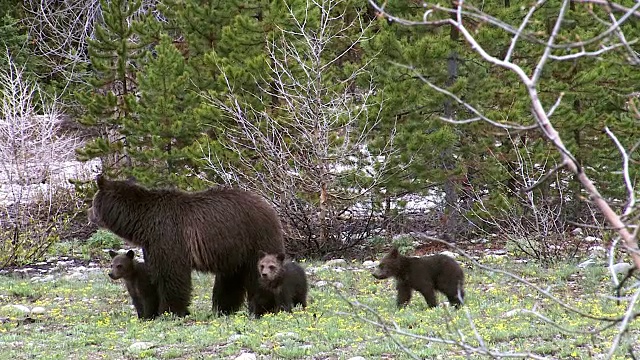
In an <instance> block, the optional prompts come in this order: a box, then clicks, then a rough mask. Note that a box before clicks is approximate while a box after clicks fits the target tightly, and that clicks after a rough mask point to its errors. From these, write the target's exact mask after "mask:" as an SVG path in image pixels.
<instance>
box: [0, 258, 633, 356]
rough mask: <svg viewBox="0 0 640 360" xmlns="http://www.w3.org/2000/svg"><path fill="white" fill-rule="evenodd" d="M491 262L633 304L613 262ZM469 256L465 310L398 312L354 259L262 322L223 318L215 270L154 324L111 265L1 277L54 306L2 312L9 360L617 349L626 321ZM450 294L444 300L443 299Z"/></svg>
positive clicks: (597, 301) (565, 291) (580, 295)
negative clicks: (182, 312) (617, 287)
mask: <svg viewBox="0 0 640 360" xmlns="http://www.w3.org/2000/svg"><path fill="white" fill-rule="evenodd" d="M105 260H106V259H105ZM487 261H489V260H487ZM490 261H491V263H490V264H489V265H491V266H493V267H496V268H499V269H503V270H509V271H511V272H513V273H515V274H517V275H519V276H521V277H523V278H525V279H526V280H528V281H530V282H532V283H534V284H536V285H538V286H540V287H541V288H543V289H548V291H549V292H551V293H552V294H553V295H554V296H556V297H557V298H558V299H559V300H560V301H561V302H562V303H566V304H570V305H572V306H574V307H576V308H577V309H579V310H581V311H583V312H585V313H589V314H592V315H595V316H610V317H618V316H621V315H622V314H624V311H625V307H624V305H616V303H615V301H613V300H611V299H608V298H606V297H605V296H603V294H613V290H612V289H611V285H610V280H609V279H608V278H607V272H606V271H605V269H604V268H602V267H593V268H589V269H586V270H577V269H576V268H575V266H574V265H562V266H556V267H554V268H550V269H545V268H543V267H540V266H538V265H535V264H514V263H511V262H509V261H506V260H490ZM461 262H462V263H464V267H465V270H466V275H467V277H466V293H467V297H466V303H465V305H464V307H463V308H462V310H460V311H455V310H453V309H452V308H450V307H448V306H445V305H441V306H439V307H438V308H435V309H429V308H427V306H426V303H425V301H424V299H423V298H422V297H421V296H420V295H419V294H417V293H415V294H414V298H413V300H412V302H411V304H410V306H409V307H407V308H406V309H403V310H396V309H395V302H394V299H393V298H394V296H395V291H394V284H393V281H391V280H388V281H377V280H375V279H373V277H372V276H371V275H370V274H369V272H368V271H367V270H363V269H361V267H360V266H359V265H358V264H357V263H353V264H352V265H350V267H352V269H347V270H345V271H342V272H336V271H333V270H319V271H317V272H316V273H314V274H313V275H310V277H309V280H310V283H311V284H312V286H311V288H310V294H309V295H310V302H309V306H308V308H307V310H306V311H302V310H301V309H296V310H295V311H294V313H293V314H288V313H279V314H277V315H267V316H265V317H264V318H262V319H259V320H255V319H251V318H249V317H248V316H247V313H246V312H244V311H242V312H240V313H237V314H235V315H232V316H228V317H215V316H212V315H211V310H210V306H211V294H210V292H211V285H212V276H210V275H207V274H198V273H194V288H195V291H194V297H193V302H192V305H191V308H190V309H191V313H192V315H190V316H188V317H186V318H184V319H177V318H172V317H170V316H164V317H162V318H160V319H157V320H155V321H138V320H137V318H136V317H135V315H134V314H135V311H134V310H133V309H132V307H131V306H130V300H129V297H128V295H127V293H126V290H125V289H124V286H123V285H122V284H121V283H119V282H113V281H111V280H109V279H108V277H107V276H106V270H105V273H104V274H93V275H91V276H90V277H89V280H84V281H82V280H73V281H72V280H65V279H63V278H60V279H57V280H55V281H52V282H48V283H32V282H30V281H29V280H28V279H16V278H13V277H6V276H5V277H0V308H1V307H2V306H3V305H5V304H22V305H26V306H28V307H30V308H32V307H34V306H42V307H44V308H45V309H46V312H45V313H44V314H40V315H32V316H31V317H29V318H25V316H24V315H20V314H16V313H15V312H12V311H5V312H2V311H0V349H2V350H1V351H0V359H11V360H17V359H220V358H231V359H233V358H235V357H236V356H238V355H239V354H240V353H242V352H254V353H256V354H257V355H258V356H259V358H260V355H264V356H267V358H272V359H328V358H329V359H347V358H349V357H351V356H357V355H359V356H364V357H365V358H367V359H379V358H387V359H389V358H392V359H405V358H409V357H408V356H407V355H406V354H404V353H403V352H402V350H401V348H400V346H399V345H398V344H397V343H396V341H397V342H399V343H400V344H401V345H402V346H403V347H406V348H408V349H409V350H410V351H411V352H412V353H414V354H415V355H416V356H418V357H420V358H427V359H463V358H467V354H466V353H465V351H464V350H463V349H462V348H461V347H460V346H458V345H455V344H446V343H442V342H436V341H432V340H433V339H432V338H439V339H444V340H447V341H454V342H460V341H464V342H465V343H466V344H468V345H470V346H473V347H478V346H480V339H481V340H482V341H483V342H484V344H485V346H486V347H487V348H488V349H490V350H493V351H504V352H531V353H534V354H537V355H541V356H548V357H550V358H556V359H592V358H597V357H601V356H602V355H601V354H606V353H607V352H608V350H609V347H610V346H611V341H612V339H613V337H614V335H615V334H616V328H613V329H608V330H605V331H603V332H600V333H596V334H587V333H584V332H585V331H589V330H594V329H599V328H602V327H604V326H605V325H607V324H608V323H607V322H601V321H597V320H591V319H587V318H584V317H580V316H578V315H576V314H574V313H572V312H570V311H567V310H566V309H564V308H563V307H562V306H561V305H560V304H558V303H556V302H553V301H551V300H550V299H548V298H546V297H545V296H543V295H542V294H540V293H538V292H537V291H535V290H533V289H531V288H529V287H528V286H527V285H525V284H522V283H519V282H517V281H515V280H513V279H511V278H509V277H507V276H505V275H502V274H499V273H494V272H487V271H485V270H482V269H480V268H478V267H471V266H470V263H469V262H468V261H465V260H461ZM482 263H483V264H487V263H486V262H485V261H482ZM304 266H306V267H309V266H314V267H317V266H319V264H313V263H311V264H310V263H305V264H304ZM319 280H325V281H328V282H329V283H332V282H340V283H341V284H343V287H341V288H339V289H337V288H334V287H332V286H325V287H321V288H318V287H315V286H313V284H314V283H315V282H316V281H319ZM439 299H440V300H442V301H444V298H443V297H440V298H439ZM354 302H357V304H354ZM517 309H525V310H536V311H539V312H540V313H541V314H543V315H544V316H545V317H547V318H549V319H551V320H553V321H555V322H556V323H557V324H558V325H559V326H561V327H563V328H565V329H567V330H572V331H575V332H576V333H569V332H565V331H561V330H559V329H557V328H556V327H554V326H552V325H550V324H547V323H545V322H544V321H542V320H541V319H539V318H536V317H534V316H532V315H530V314H527V313H523V312H518V311H515V310H517ZM370 310H372V311H375V312H376V313H377V314H379V315H380V316H381V318H382V319H384V321H385V322H386V323H387V324H388V325H391V322H395V323H396V324H397V325H398V326H399V328H400V329H402V330H403V331H406V332H409V333H412V334H415V335H418V336H422V337H426V338H428V339H415V338H411V337H408V336H404V335H398V334H395V335H393V339H391V338H390V337H389V336H388V335H387V334H386V333H385V332H384V331H383V330H382V329H381V328H380V327H379V326H374V325H372V324H370V323H369V322H367V321H365V319H368V320H371V321H377V318H376V316H375V315H374V314H373V313H372V312H371V311H370ZM470 319H471V321H470ZM474 329H475V330H474ZM639 334H640V329H639V327H638V325H637V323H634V324H633V325H632V329H631V331H630V332H628V334H627V335H626V336H625V337H624V338H623V340H622V345H621V346H620V349H619V350H618V352H617V353H616V354H615V356H614V358H621V359H622V358H628V354H627V352H626V351H627V349H628V347H629V344H634V345H632V346H635V347H636V349H635V350H636V351H640V349H639V348H638V345H635V344H636V343H637V342H638V335H639ZM479 338H480V339H479ZM135 342H151V343H153V345H154V346H153V347H151V348H149V349H146V350H142V351H139V352H131V351H129V346H130V345H131V344H133V343H135ZM469 357H470V358H487V356H482V355H470V356H469Z"/></svg>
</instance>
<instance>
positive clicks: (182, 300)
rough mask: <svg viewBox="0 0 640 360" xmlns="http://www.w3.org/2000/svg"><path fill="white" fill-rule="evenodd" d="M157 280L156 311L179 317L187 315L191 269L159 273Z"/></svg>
mask: <svg viewBox="0 0 640 360" xmlns="http://www.w3.org/2000/svg"><path fill="white" fill-rule="evenodd" d="M157 281H158V298H159V306H158V313H160V314H163V313H165V312H170V313H172V314H174V315H176V316H179V317H184V316H187V315H189V310H188V307H189V302H190V301H191V290H192V286H191V269H189V268H187V269H186V271H185V270H184V269H183V271H181V272H179V271H174V272H164V273H161V275H160V276H159V277H158V278H157Z"/></svg>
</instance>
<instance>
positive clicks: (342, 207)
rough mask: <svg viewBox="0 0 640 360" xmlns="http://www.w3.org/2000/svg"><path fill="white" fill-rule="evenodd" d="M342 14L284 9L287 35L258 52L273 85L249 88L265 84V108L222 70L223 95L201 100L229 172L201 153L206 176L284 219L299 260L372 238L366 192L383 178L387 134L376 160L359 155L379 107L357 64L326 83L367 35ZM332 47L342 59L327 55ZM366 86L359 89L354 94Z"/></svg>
mask: <svg viewBox="0 0 640 360" xmlns="http://www.w3.org/2000/svg"><path fill="white" fill-rule="evenodd" d="M343 5H344V4H343V1H341V0H326V1H318V2H308V3H307V4H306V11H298V10H300V9H292V8H289V16H290V18H291V20H292V21H293V24H294V28H295V29H294V30H291V31H289V30H286V29H282V30H281V32H280V36H276V37H275V38H274V39H273V40H272V41H269V42H268V43H267V50H268V55H269V60H268V63H269V66H270V70H271V73H272V76H273V81H264V80H260V81H258V83H262V84H269V85H268V86H265V87H264V88H263V89H262V90H263V91H264V92H265V93H267V94H269V95H270V96H271V98H272V99H273V100H272V104H271V108H269V109H265V110H258V109H255V108H254V107H252V106H251V105H250V104H248V103H245V102H243V101H242V100H241V99H240V97H239V95H241V93H238V90H237V89H234V88H233V86H232V85H230V81H229V80H228V79H227V77H226V74H224V69H222V68H220V71H221V72H222V73H223V75H224V76H225V79H227V85H228V90H229V93H230V95H229V96H228V97H227V98H225V99H216V98H211V99H210V101H211V103H212V105H213V106H215V107H216V108H218V109H220V110H221V112H222V113H223V114H224V116H225V117H226V118H227V120H229V123H231V124H232V125H231V126H229V127H227V128H226V129H225V132H224V133H225V139H226V142H225V144H224V145H225V146H226V147H227V149H228V150H230V151H232V152H233V153H236V154H238V156H239V164H237V165H232V164H225V163H222V161H220V160H218V158H217V157H216V156H215V154H213V153H211V150H210V148H209V147H207V146H206V145H205V146H204V153H205V161H206V162H207V164H208V167H209V168H210V169H211V170H212V171H213V172H214V173H215V174H217V176H218V177H219V178H221V179H223V180H224V181H226V182H227V183H229V184H235V185H239V186H242V187H246V188H249V189H251V190H254V191H257V192H259V193H261V194H262V195H264V196H265V197H266V198H268V199H271V200H272V201H273V202H274V203H275V204H276V207H277V208H278V209H279V210H280V213H281V214H282V215H283V218H284V219H285V226H286V230H287V233H288V237H289V242H288V246H287V249H288V250H289V251H291V252H293V253H298V254H306V255H308V256H318V255H326V254H332V253H336V252H341V253H344V252H345V251H348V250H349V249H352V248H353V247H354V246H356V245H358V244H361V243H362V242H363V241H364V240H365V239H366V237H367V236H368V235H369V234H370V233H371V231H373V229H374V227H373V226H372V225H373V224H374V221H373V220H375V219H376V217H375V216H374V209H373V206H372V205H371V203H372V201H371V197H372V193H371V189H372V188H374V187H375V186H376V184H378V183H379V181H380V180H381V179H382V178H383V177H384V176H385V174H386V169H385V160H384V159H385V156H386V155H388V154H389V153H390V152H391V151H392V145H393V134H391V136H390V140H389V142H388V143H387V147H386V148H385V149H384V150H382V151H381V152H379V153H370V152H369V151H368V149H367V147H366V140H367V138H368V137H369V136H370V132H371V130H372V129H373V128H374V127H375V126H376V125H377V124H378V122H379V121H380V119H379V109H380V106H381V104H377V103H374V102H373V95H374V94H375V91H376V90H375V88H374V87H373V84H372V81H371V80H370V75H369V73H368V71H367V68H366V64H365V65H364V66H361V67H358V68H356V69H354V71H353V72H352V73H350V74H349V75H347V76H345V77H343V78H341V79H332V80H328V79H329V74H328V70H329V68H330V67H331V66H336V63H339V62H341V61H345V58H346V57H348V56H352V53H353V52H354V50H355V49H356V48H357V47H358V46H359V43H360V42H362V41H364V40H365V39H366V38H365V33H366V28H367V27H368V26H369V23H368V22H367V21H366V20H365V19H364V18H362V17H360V16H355V17H354V18H353V20H351V21H347V20H346V17H345V13H344V12H343V10H340V9H341V8H343ZM303 6H304V5H303ZM302 10H305V9H302ZM311 12H319V14H320V21H319V22H316V21H310V19H309V16H311V15H310V13H311ZM300 14H302V15H300ZM314 24H317V25H314ZM335 42H339V43H340V44H341V46H342V48H344V49H345V50H344V51H342V52H340V53H338V54H335V53H332V51H331V49H332V48H334V47H333V44H334V43H335ZM367 78H369V82H368V83H369V87H366V86H365V87H364V88H362V87H361V88H356V87H355V82H356V80H357V79H361V80H363V79H367ZM242 95H246V94H242ZM362 124H364V126H363V125H362ZM248 153H250V154H252V155H251V156H249V155H246V154H248ZM256 167H259V170H257V169H256Z"/></svg>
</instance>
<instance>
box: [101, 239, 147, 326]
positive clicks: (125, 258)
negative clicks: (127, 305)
mask: <svg viewBox="0 0 640 360" xmlns="http://www.w3.org/2000/svg"><path fill="white" fill-rule="evenodd" d="M109 256H111V271H110V272H109V277H110V278H112V279H113V280H118V279H122V280H123V281H124V284H125V285H126V286H127V291H128V292H129V295H130V296H131V300H132V302H133V306H135V308H136V312H137V313H138V318H139V319H153V318H155V317H156V316H158V307H159V298H158V289H157V287H156V285H154V284H153V283H152V282H151V278H150V277H149V271H148V269H147V265H146V264H144V263H141V262H138V261H137V260H136V259H134V257H135V253H134V252H133V250H129V251H127V253H126V254H118V253H117V252H115V251H113V250H109Z"/></svg>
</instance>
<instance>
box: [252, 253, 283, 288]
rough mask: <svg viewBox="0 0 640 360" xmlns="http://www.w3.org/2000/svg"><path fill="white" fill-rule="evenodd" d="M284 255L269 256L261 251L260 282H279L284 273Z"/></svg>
mask: <svg viewBox="0 0 640 360" xmlns="http://www.w3.org/2000/svg"><path fill="white" fill-rule="evenodd" d="M283 263H284V254H283V253H279V254H267V253H265V252H264V251H260V259H259V260H258V272H259V273H260V281H262V282H265V283H271V282H274V281H278V280H279V279H280V277H281V274H282V271H283V268H284V266H283Z"/></svg>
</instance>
